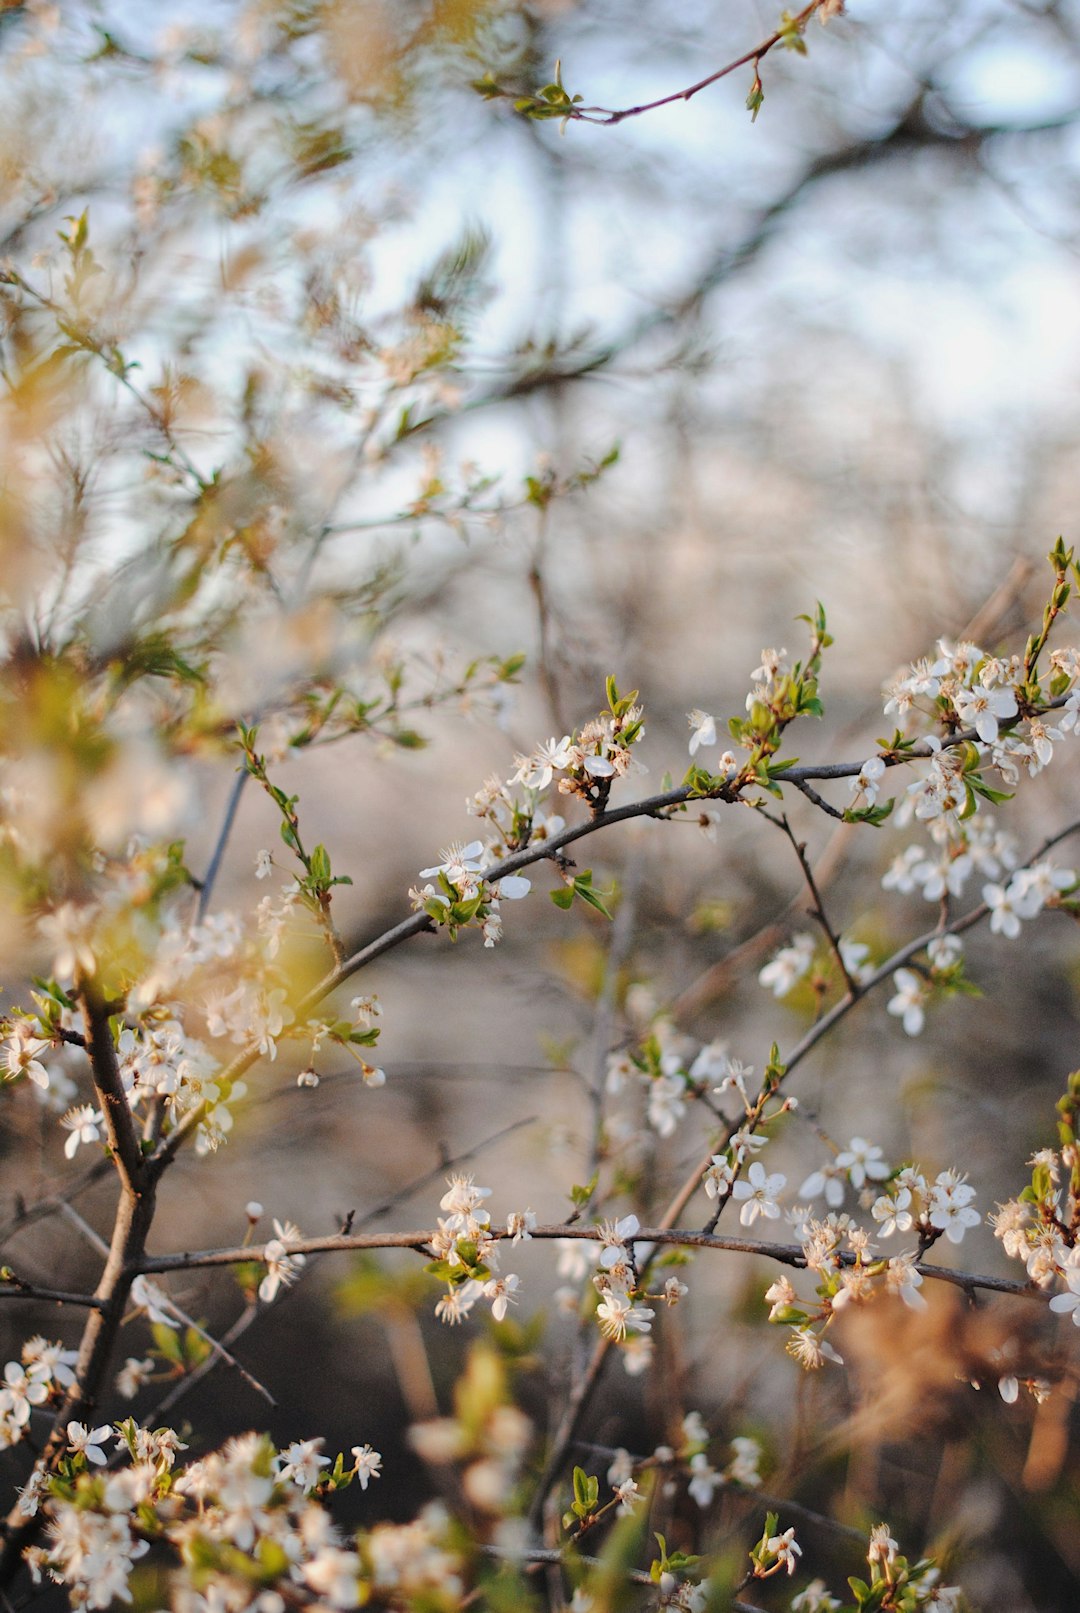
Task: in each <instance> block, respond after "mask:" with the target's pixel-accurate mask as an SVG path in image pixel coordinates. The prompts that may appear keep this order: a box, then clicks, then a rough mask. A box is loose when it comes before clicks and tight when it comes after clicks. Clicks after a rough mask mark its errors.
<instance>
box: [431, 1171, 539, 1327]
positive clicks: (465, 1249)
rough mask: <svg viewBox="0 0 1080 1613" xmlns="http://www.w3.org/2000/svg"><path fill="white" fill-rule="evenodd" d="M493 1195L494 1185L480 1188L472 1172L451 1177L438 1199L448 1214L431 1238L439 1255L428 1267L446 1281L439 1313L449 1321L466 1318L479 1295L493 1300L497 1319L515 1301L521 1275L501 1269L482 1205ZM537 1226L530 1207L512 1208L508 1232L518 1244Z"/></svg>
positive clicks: (496, 1241) (496, 1242) (488, 1218)
mask: <svg viewBox="0 0 1080 1613" xmlns="http://www.w3.org/2000/svg"><path fill="white" fill-rule="evenodd" d="M490 1197H491V1188H490V1187H477V1186H476V1183H475V1182H474V1180H473V1178H472V1177H471V1176H452V1177H450V1179H449V1188H448V1191H447V1192H446V1193H444V1194H443V1196H442V1198H441V1199H440V1200H439V1208H440V1209H441V1210H445V1211H446V1212H447V1213H446V1215H445V1216H440V1217H439V1224H438V1230H437V1231H436V1233H435V1236H434V1237H433V1238H432V1240H431V1248H432V1251H433V1253H434V1255H435V1260H434V1262H433V1263H432V1264H431V1265H430V1266H429V1267H428V1270H429V1271H430V1272H431V1273H432V1275H434V1276H437V1277H440V1278H441V1279H442V1280H443V1281H444V1282H445V1283H446V1284H447V1288H446V1292H445V1293H444V1294H443V1296H442V1298H441V1299H440V1300H439V1301H438V1303H437V1304H436V1306H435V1314H436V1316H437V1317H438V1318H439V1320H440V1321H441V1322H447V1323H449V1324H450V1325H451V1326H453V1325H454V1324H456V1323H458V1322H463V1321H464V1320H465V1318H466V1317H467V1316H468V1314H469V1312H470V1311H471V1310H472V1308H473V1306H474V1305H475V1304H476V1302H477V1300H479V1299H486V1300H487V1301H488V1302H489V1304H490V1305H491V1314H492V1315H493V1316H494V1318H495V1320H496V1321H497V1322H501V1321H502V1319H503V1317H504V1316H505V1315H506V1311H507V1307H508V1306H509V1305H516V1304H517V1291H518V1288H519V1287H520V1282H521V1279H520V1278H519V1277H518V1276H517V1274H516V1272H507V1273H505V1274H503V1275H500V1274H499V1264H500V1259H499V1243H498V1240H497V1239H496V1238H495V1237H494V1236H493V1235H492V1231H491V1213H490V1211H488V1210H485V1209H483V1208H482V1206H483V1202H484V1200H485V1199H487V1198H490ZM535 1225H536V1216H535V1215H534V1214H533V1212H532V1210H521V1211H512V1212H511V1214H510V1215H509V1217H508V1218H507V1233H508V1235H509V1237H510V1239H511V1240H512V1242H513V1243H520V1242H523V1241H525V1240H527V1239H528V1238H529V1237H530V1236H531V1233H532V1229H533V1227H535Z"/></svg>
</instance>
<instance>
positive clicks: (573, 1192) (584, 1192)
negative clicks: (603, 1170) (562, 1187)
mask: <svg viewBox="0 0 1080 1613" xmlns="http://www.w3.org/2000/svg"><path fill="white" fill-rule="evenodd" d="M599 1180H600V1173H599V1171H593V1173H592V1175H591V1176H590V1178H589V1180H588V1181H587V1182H585V1183H584V1185H582V1186H580V1187H572V1188H571V1189H570V1202H571V1204H572V1205H573V1206H574V1208H575V1209H576V1210H583V1209H584V1208H585V1206H586V1204H588V1202H589V1200H590V1199H591V1198H592V1196H593V1194H594V1193H595V1192H596V1184H597V1182H598V1181H599Z"/></svg>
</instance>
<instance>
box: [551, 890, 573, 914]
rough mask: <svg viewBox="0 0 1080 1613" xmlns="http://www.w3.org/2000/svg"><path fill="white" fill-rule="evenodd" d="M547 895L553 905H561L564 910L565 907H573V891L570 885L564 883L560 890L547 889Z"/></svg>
mask: <svg viewBox="0 0 1080 1613" xmlns="http://www.w3.org/2000/svg"><path fill="white" fill-rule="evenodd" d="M548 895H549V896H550V897H551V900H552V901H553V902H554V903H555V906H556V907H561V908H562V909H563V910H564V911H565V910H566V909H567V908H570V907H573V905H574V892H573V887H572V886H569V885H565V886H564V887H563V888H562V890H557V891H548Z"/></svg>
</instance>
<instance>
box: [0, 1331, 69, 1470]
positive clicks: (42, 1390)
mask: <svg viewBox="0 0 1080 1613" xmlns="http://www.w3.org/2000/svg"><path fill="white" fill-rule="evenodd" d="M76 1358H77V1352H76V1351H75V1350H65V1349H64V1347H63V1345H62V1344H59V1343H51V1342H50V1341H49V1340H48V1339H44V1338H42V1337H41V1336H40V1335H36V1336H35V1337H34V1338H32V1339H27V1341H26V1343H25V1344H24V1345H23V1347H22V1350H21V1352H20V1356H19V1360H18V1361H9V1362H7V1364H6V1365H5V1367H4V1378H3V1385H2V1387H0V1450H7V1449H8V1448H9V1447H10V1446H12V1445H17V1444H18V1443H19V1441H20V1440H22V1439H25V1438H27V1437H28V1436H29V1433H30V1414H31V1412H32V1411H35V1410H39V1409H40V1408H42V1407H44V1406H47V1405H50V1404H52V1403H55V1402H56V1401H58V1400H60V1399H62V1398H63V1395H64V1392H65V1391H66V1390H67V1389H68V1388H69V1387H70V1386H71V1384H73V1383H74V1382H75V1372H74V1367H75V1362H76Z"/></svg>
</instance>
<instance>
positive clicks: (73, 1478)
mask: <svg viewBox="0 0 1080 1613" xmlns="http://www.w3.org/2000/svg"><path fill="white" fill-rule="evenodd" d="M109 1445H112V1446H114V1448H115V1456H114V1457H113V1458H110V1457H109V1455H108V1454H107V1450H108V1447H109ZM321 1447H322V1441H321V1440H318V1439H312V1440H298V1441H294V1442H293V1443H292V1444H290V1445H288V1446H286V1447H284V1448H283V1449H281V1450H278V1449H276V1448H275V1447H274V1445H273V1444H272V1443H271V1442H270V1440H269V1439H267V1438H266V1436H265V1435H261V1434H245V1435H241V1436H239V1437H237V1438H234V1439H231V1440H229V1441H228V1442H227V1444H225V1445H224V1446H222V1448H221V1449H220V1450H218V1451H213V1452H211V1453H210V1454H209V1455H207V1456H205V1457H203V1458H201V1459H200V1460H198V1461H194V1462H190V1463H188V1464H187V1466H186V1467H177V1465H176V1459H177V1456H178V1454H179V1453H180V1452H181V1451H183V1450H185V1449H186V1448H187V1447H186V1446H185V1445H184V1443H183V1442H182V1441H181V1439H180V1437H179V1435H178V1434H177V1433H176V1432H175V1431H174V1430H173V1429H171V1428H158V1429H154V1430H149V1429H146V1428H142V1427H140V1426H139V1425H138V1424H137V1423H136V1422H135V1421H134V1420H133V1419H129V1420H128V1421H127V1422H124V1423H118V1424H116V1425H109V1424H104V1425H102V1426H101V1427H100V1428H94V1429H88V1428H86V1427H84V1425H83V1424H81V1423H78V1422H72V1423H69V1424H68V1427H67V1445H66V1450H65V1453H64V1455H63V1458H62V1460H61V1462H60V1464H59V1466H58V1467H57V1469H56V1470H55V1472H53V1473H51V1474H46V1472H45V1471H44V1470H43V1469H42V1468H40V1467H39V1468H37V1469H35V1471H34V1474H33V1475H32V1477H31V1479H30V1481H29V1483H28V1484H27V1485H26V1487H25V1488H24V1490H23V1492H22V1500H21V1511H22V1513H23V1515H24V1516H25V1517H28V1518H31V1517H34V1516H35V1515H37V1514H38V1513H39V1512H40V1513H41V1514H42V1515H43V1517H44V1519H45V1523H46V1528H45V1542H44V1544H42V1545H40V1546H33V1547H30V1548H29V1549H28V1551H27V1553H26V1556H27V1561H28V1563H29V1565H30V1568H31V1572H32V1574H33V1576H34V1579H35V1580H36V1581H38V1582H40V1581H41V1579H42V1578H43V1576H46V1575H47V1576H48V1578H49V1579H51V1580H53V1581H55V1582H56V1583H57V1584H60V1585H63V1586H64V1588H65V1590H66V1592H67V1594H68V1596H69V1598H70V1600H71V1602H72V1604H73V1605H74V1606H76V1607H85V1608H90V1609H96V1608H106V1607H109V1606H110V1605H112V1603H113V1602H114V1601H116V1600H117V1599H119V1600H121V1601H130V1600H131V1596H132V1592H131V1587H130V1576H131V1569H132V1565H133V1563H134V1562H136V1561H137V1560H138V1558H140V1557H142V1556H143V1555H144V1554H145V1553H146V1552H147V1551H148V1550H149V1549H150V1545H151V1543H153V1542H157V1543H160V1544H164V1545H167V1546H168V1547H170V1548H171V1555H172V1556H173V1558H174V1561H175V1563H176V1566H175V1567H174V1568H173V1570H172V1579H173V1596H174V1605H176V1606H178V1607H181V1608H186V1609H192V1610H194V1609H195V1608H196V1607H197V1606H201V1605H204V1597H205V1594H206V1591H207V1587H209V1586H213V1587H214V1589H213V1592H212V1596H213V1597H214V1598H215V1599H216V1600H217V1601H218V1602H219V1603H220V1605H222V1606H234V1605H235V1606H247V1605H248V1592H249V1590H250V1586H251V1584H252V1583H259V1584H261V1585H263V1586H264V1588H265V1589H266V1590H270V1589H272V1588H273V1587H275V1586H276V1585H278V1584H280V1587H281V1591H282V1593H284V1594H285V1595H286V1597H288V1596H289V1595H293V1596H296V1595H302V1596H303V1595H306V1596H312V1595H314V1596H315V1597H317V1598H318V1599H319V1600H320V1602H321V1603H322V1605H324V1606H328V1607H331V1608H335V1609H342V1610H347V1609H351V1608H355V1607H358V1606H360V1605H361V1603H362V1602H363V1601H365V1600H366V1599H368V1597H369V1596H370V1594H371V1592H370V1587H371V1586H372V1585H394V1584H396V1583H398V1582H399V1581H400V1580H401V1579H402V1578H403V1577H404V1576H405V1574H406V1573H408V1575H409V1576H410V1577H413V1578H416V1577H418V1578H420V1579H426V1581H427V1582H428V1583H430V1584H437V1583H438V1582H439V1581H438V1575H439V1573H441V1571H442V1570H443V1569H444V1568H446V1567H447V1566H448V1564H447V1562H446V1559H445V1557H444V1556H443V1555H442V1554H441V1553H440V1554H438V1555H437V1556H433V1557H432V1559H431V1560H430V1561H429V1564H428V1567H427V1569H426V1570H423V1569H421V1568H420V1559H422V1556H423V1553H422V1552H421V1551H420V1550H419V1548H420V1547H421V1544H422V1540H421V1536H422V1535H423V1534H424V1533H425V1528H427V1529H429V1530H430V1538H429V1540H428V1546H429V1550H432V1551H433V1548H434V1543H435V1541H436V1539H440V1538H441V1537H442V1536H443V1535H444V1534H445V1532H446V1527H447V1521H446V1519H445V1516H440V1517H439V1518H438V1519H436V1518H435V1517H434V1516H432V1517H430V1518H429V1519H428V1520H427V1525H426V1526H425V1525H422V1524H421V1523H420V1521H419V1520H418V1522H417V1524H414V1525H411V1526H409V1527H410V1528H411V1529H412V1530H413V1534H414V1538H412V1539H411V1540H410V1541H409V1543H408V1544H409V1545H411V1546H412V1547H413V1548H414V1549H415V1550H416V1553H417V1561H416V1562H415V1563H413V1564H411V1565H410V1566H409V1568H408V1569H406V1568H405V1566H404V1563H405V1561H406V1560H407V1552H403V1551H402V1549H401V1546H402V1543H401V1542H399V1541H398V1540H396V1539H395V1538H394V1533H395V1531H394V1527H393V1526H391V1525H381V1526H378V1527H377V1528H376V1529H374V1530H372V1531H371V1532H370V1533H368V1534H366V1535H364V1536H361V1537H360V1538H358V1539H357V1540H353V1541H350V1540H348V1539H347V1538H346V1536H345V1535H344V1534H343V1533H342V1532H341V1531H340V1530H339V1529H338V1528H337V1526H336V1525H335V1524H334V1523H333V1522H332V1520H331V1518H330V1516H329V1513H328V1512H327V1510H326V1508H325V1507H324V1506H323V1505H322V1504H321V1501H320V1499H319V1498H320V1497H322V1496H325V1495H329V1494H331V1493H332V1492H333V1491H335V1490H340V1489H343V1488H346V1487H347V1486H348V1485H350V1484H352V1483H353V1482H354V1481H355V1482H358V1483H359V1484H360V1486H361V1487H362V1488H363V1489H365V1490H366V1489H367V1486H368V1484H369V1482H370V1481H371V1479H372V1478H378V1477H379V1470H380V1467H381V1465H382V1458H381V1456H380V1455H379V1453H378V1452H377V1451H374V1450H372V1448H371V1446H370V1445H358V1446H354V1448H353V1452H352V1456H353V1462H352V1465H351V1466H346V1464H345V1461H344V1458H342V1457H341V1456H339V1457H338V1458H337V1460H336V1462H335V1463H334V1464H333V1466H331V1461H330V1458H329V1457H328V1456H324V1455H322V1453H321ZM120 1457H126V1458H127V1459H128V1460H127V1462H126V1465H117V1459H118V1458H120ZM327 1469H329V1470H330V1471H329V1472H328V1471H326V1470H327ZM380 1530H381V1531H382V1534H381V1535H380Z"/></svg>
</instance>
